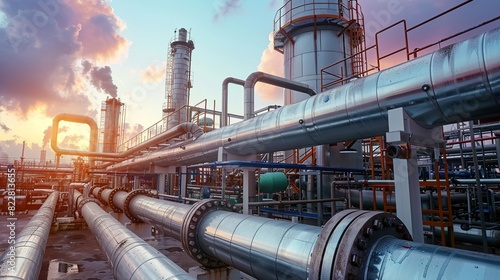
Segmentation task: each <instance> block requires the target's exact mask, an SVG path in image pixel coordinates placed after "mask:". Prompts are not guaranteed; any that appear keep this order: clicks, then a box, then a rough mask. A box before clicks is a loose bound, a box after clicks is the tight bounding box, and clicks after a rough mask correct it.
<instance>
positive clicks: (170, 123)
mask: <svg viewBox="0 0 500 280" xmlns="http://www.w3.org/2000/svg"><path fill="white" fill-rule="evenodd" d="M188 35H189V34H188V32H187V30H186V29H184V28H181V29H179V32H178V33H176V36H174V38H173V39H172V41H171V42H170V48H169V53H168V54H167V56H168V59H167V74H166V75H167V76H166V79H165V98H166V106H165V107H164V108H163V117H166V116H167V115H169V114H171V113H173V112H175V111H177V110H179V111H178V112H177V113H175V114H171V115H170V116H169V117H168V119H167V120H166V130H168V129H170V128H172V127H174V126H176V125H178V124H180V123H184V122H187V121H188V113H189V112H188V110H187V108H186V106H187V105H188V104H189V90H190V88H191V87H192V84H191V53H192V52H193V49H194V43H193V41H192V40H191V39H188Z"/></svg>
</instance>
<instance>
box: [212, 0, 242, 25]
mask: <svg viewBox="0 0 500 280" xmlns="http://www.w3.org/2000/svg"><path fill="white" fill-rule="evenodd" d="M241 3H242V1H241V0H219V1H217V2H216V4H215V9H216V11H215V14H214V16H213V21H218V20H220V19H221V18H223V17H225V16H227V15H228V14H230V13H232V12H234V11H236V10H238V9H239V8H240V7H241Z"/></svg>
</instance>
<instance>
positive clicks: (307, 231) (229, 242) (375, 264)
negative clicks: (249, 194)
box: [98, 189, 500, 279]
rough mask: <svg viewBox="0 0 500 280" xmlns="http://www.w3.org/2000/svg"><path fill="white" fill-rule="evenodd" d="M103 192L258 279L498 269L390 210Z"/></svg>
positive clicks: (494, 261)
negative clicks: (255, 209) (299, 211)
mask: <svg viewBox="0 0 500 280" xmlns="http://www.w3.org/2000/svg"><path fill="white" fill-rule="evenodd" d="M98 193H100V194H101V199H102V200H103V201H107V202H108V203H110V205H113V206H112V207H116V208H119V209H121V210H123V211H124V212H125V213H126V214H127V213H128V214H127V216H131V217H133V218H134V219H135V220H142V221H144V222H147V223H149V224H151V225H153V226H155V227H157V228H158V229H159V230H160V231H162V232H163V233H164V234H167V235H169V236H172V237H174V238H176V239H178V240H180V241H181V242H182V244H183V247H184V250H185V251H186V252H187V253H188V254H189V255H190V256H191V257H192V258H193V259H195V260H196V261H198V262H200V263H201V264H202V265H204V266H206V267H209V268H217V267H221V266H226V265H230V266H233V267H234V268H236V269H238V270H240V271H243V272H245V273H247V274H249V275H251V276H252V277H256V278H258V279H306V278H308V279H367V278H368V279H383V278H387V279H398V277H402V275H406V276H408V274H407V271H412V272H414V274H411V275H413V276H414V277H416V278H418V279H423V278H425V279H490V278H488V277H490V276H492V275H496V276H497V275H500V256H495V255H488V254H483V253H475V252H470V251H465V250H459V249H453V248H443V247H440V246H435V245H427V244H420V243H415V242H412V241H410V240H411V236H410V234H409V233H408V231H407V229H406V227H405V226H404V224H403V223H402V222H401V221H400V220H399V219H398V218H397V217H395V216H393V215H392V214H388V213H383V212H373V211H370V212H368V211H358V210H345V211H342V212H340V213H339V214H337V215H335V216H333V217H332V218H331V219H330V220H329V221H328V222H327V223H326V225H325V226H324V227H322V228H320V227H315V226H310V225H304V224H296V223H290V222H285V221H279V220H271V219H267V218H262V217H256V216H249V215H243V214H238V213H234V212H233V211H234V210H235V208H234V206H233V205H231V204H228V203H225V202H221V201H217V200H202V201H199V202H197V203H195V204H193V205H186V204H179V203H174V202H169V201H163V200H158V199H156V198H153V197H148V196H147V191H145V190H136V191H133V192H130V193H127V192H125V191H120V190H112V189H105V190H103V191H98ZM406 257H407V258H406ZM422 259H424V260H426V261H425V262H420V261H418V262H417V260H422ZM394 260H397V261H394ZM431 261H432V264H431ZM416 268H418V269H416ZM392 276H394V277H396V278H391V277H392ZM472 276H474V277H472Z"/></svg>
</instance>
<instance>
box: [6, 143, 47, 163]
mask: <svg viewBox="0 0 500 280" xmlns="http://www.w3.org/2000/svg"><path fill="white" fill-rule="evenodd" d="M40 151H41V147H40V146H39V145H38V144H35V143H31V144H30V143H26V145H25V146H24V159H25V162H26V163H32V162H39V159H40ZM22 153H23V143H22V141H21V142H20V143H18V142H17V140H16V139H12V140H4V141H0V163H14V160H18V161H19V160H20V158H21V155H22ZM9 155H10V157H9ZM53 157H54V154H53V153H52V152H51V151H47V159H49V158H53ZM2 161H3V162H2Z"/></svg>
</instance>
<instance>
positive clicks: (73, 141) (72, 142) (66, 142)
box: [59, 134, 88, 150]
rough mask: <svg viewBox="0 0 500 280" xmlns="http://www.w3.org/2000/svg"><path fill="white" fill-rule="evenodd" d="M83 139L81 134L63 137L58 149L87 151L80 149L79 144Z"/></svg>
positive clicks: (83, 148) (85, 148) (84, 148)
mask: <svg viewBox="0 0 500 280" xmlns="http://www.w3.org/2000/svg"><path fill="white" fill-rule="evenodd" d="M84 139H85V136H83V135H81V134H72V135H66V136H64V138H63V140H62V141H61V143H60V145H59V146H60V147H63V148H66V149H74V150H80V149H81V150H87V149H88V148H87V147H82V145H81V142H82V140H84Z"/></svg>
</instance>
